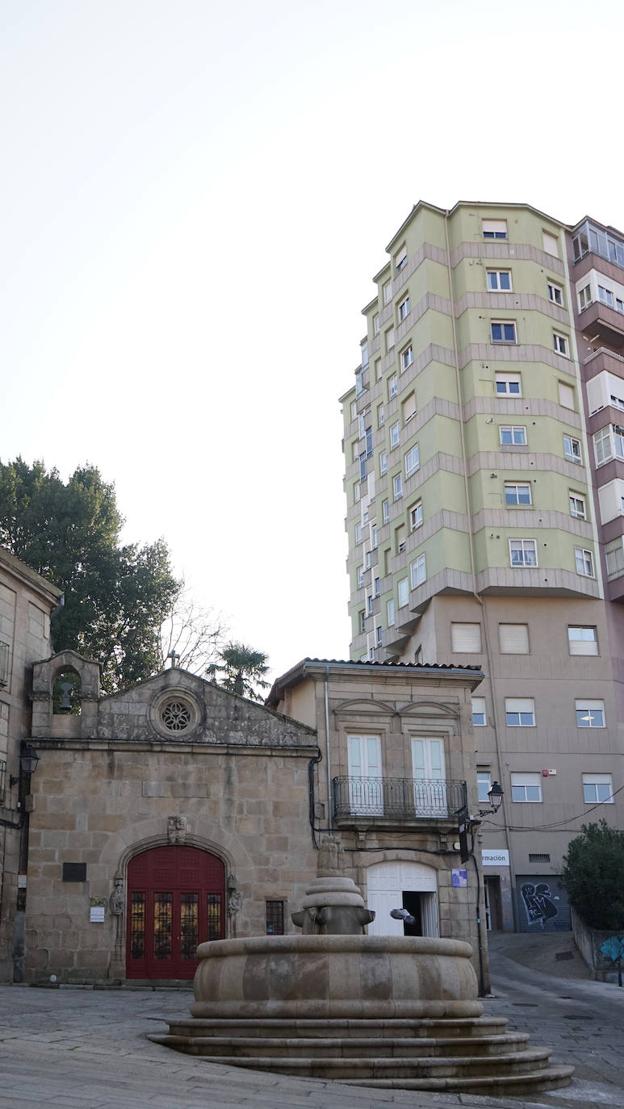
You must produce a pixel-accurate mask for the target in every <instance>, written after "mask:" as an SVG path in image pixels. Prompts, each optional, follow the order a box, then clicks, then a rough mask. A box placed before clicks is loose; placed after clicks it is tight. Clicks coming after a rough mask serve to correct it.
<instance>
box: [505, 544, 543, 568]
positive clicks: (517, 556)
mask: <svg viewBox="0 0 624 1109" xmlns="http://www.w3.org/2000/svg"><path fill="white" fill-rule="evenodd" d="M509 561H510V564H511V565H512V566H514V567H523V566H537V540H536V539H510V540H509Z"/></svg>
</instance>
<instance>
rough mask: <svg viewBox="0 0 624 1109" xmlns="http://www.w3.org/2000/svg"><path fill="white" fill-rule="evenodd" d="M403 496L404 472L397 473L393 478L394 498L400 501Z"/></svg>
mask: <svg viewBox="0 0 624 1109" xmlns="http://www.w3.org/2000/svg"><path fill="white" fill-rule="evenodd" d="M402 496H403V476H402V474H395V475H394V477H393V478H392V498H393V500H395V501H398V500H399V498H400V497H402Z"/></svg>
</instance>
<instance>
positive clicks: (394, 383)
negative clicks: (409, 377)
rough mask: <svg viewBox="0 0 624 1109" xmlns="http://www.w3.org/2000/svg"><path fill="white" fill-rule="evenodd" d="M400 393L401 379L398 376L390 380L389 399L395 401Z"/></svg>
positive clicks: (393, 375) (393, 376) (394, 375)
mask: <svg viewBox="0 0 624 1109" xmlns="http://www.w3.org/2000/svg"><path fill="white" fill-rule="evenodd" d="M398 391H399V379H398V377H397V375H396V374H392V376H391V377H389V378H388V398H389V400H394V398H395V397H396V395H397V393H398Z"/></svg>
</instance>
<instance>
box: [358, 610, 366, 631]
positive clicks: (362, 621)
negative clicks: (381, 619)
mask: <svg viewBox="0 0 624 1109" xmlns="http://www.w3.org/2000/svg"><path fill="white" fill-rule="evenodd" d="M365 629H366V612H365V611H364V609H363V608H361V609H360V611H359V612H358V633H359V634H360V635H363V634H364V631H365Z"/></svg>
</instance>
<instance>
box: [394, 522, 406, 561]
mask: <svg viewBox="0 0 624 1109" xmlns="http://www.w3.org/2000/svg"><path fill="white" fill-rule="evenodd" d="M394 549H395V551H396V553H397V554H403V551H404V550H405V524H399V526H398V528H395V529H394Z"/></svg>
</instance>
